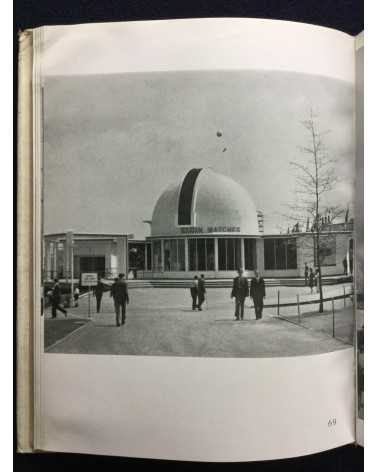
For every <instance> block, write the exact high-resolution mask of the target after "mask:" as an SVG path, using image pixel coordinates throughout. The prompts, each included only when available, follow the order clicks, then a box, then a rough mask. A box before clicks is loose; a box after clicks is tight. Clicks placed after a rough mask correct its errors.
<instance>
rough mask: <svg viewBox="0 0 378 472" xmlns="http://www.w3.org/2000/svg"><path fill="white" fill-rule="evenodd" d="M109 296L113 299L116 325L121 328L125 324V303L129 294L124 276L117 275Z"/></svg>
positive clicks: (127, 301)
mask: <svg viewBox="0 0 378 472" xmlns="http://www.w3.org/2000/svg"><path fill="white" fill-rule="evenodd" d="M111 295H112V296H113V299H114V310H115V314H116V324H117V326H121V323H122V324H125V322H126V303H129V292H128V290H127V283H126V281H125V274H119V276H118V280H117V281H116V282H114V284H113V285H112V290H111ZM121 311H122V319H121V322H120V312H121Z"/></svg>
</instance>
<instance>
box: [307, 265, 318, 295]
mask: <svg viewBox="0 0 378 472" xmlns="http://www.w3.org/2000/svg"><path fill="white" fill-rule="evenodd" d="M304 279H305V287H309V288H310V290H311V293H313V292H314V287H315V290H316V292H318V291H319V269H318V268H316V269H315V270H314V269H313V268H312V267H309V266H308V265H307V262H305V270H304Z"/></svg>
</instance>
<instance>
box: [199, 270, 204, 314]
mask: <svg viewBox="0 0 378 472" xmlns="http://www.w3.org/2000/svg"><path fill="white" fill-rule="evenodd" d="M205 293H206V285H205V276H204V274H201V277H200V278H199V280H198V311H202V303H203V302H204V301H205Z"/></svg>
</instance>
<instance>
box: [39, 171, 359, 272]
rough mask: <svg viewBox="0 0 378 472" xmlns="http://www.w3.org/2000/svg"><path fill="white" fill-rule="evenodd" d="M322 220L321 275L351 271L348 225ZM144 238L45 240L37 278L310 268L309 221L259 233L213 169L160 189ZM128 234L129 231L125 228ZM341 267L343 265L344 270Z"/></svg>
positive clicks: (237, 188) (252, 216)
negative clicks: (281, 231)
mask: <svg viewBox="0 0 378 472" xmlns="http://www.w3.org/2000/svg"><path fill="white" fill-rule="evenodd" d="M348 213H349V212H348V211H347V212H346V214H345V218H344V219H343V220H342V221H339V222H338V223H336V222H335V220H334V219H333V218H332V217H331V216H330V215H325V216H324V217H322V218H321V220H322V233H323V234H321V241H320V246H321V251H320V255H321V265H322V271H323V274H324V275H342V274H346V272H347V273H348V274H350V273H351V272H352V271H353V267H352V266H353V222H352V221H351V220H349V218H348ZM147 222H148V223H149V224H150V225H151V228H150V229H151V235H150V236H149V237H147V238H146V239H145V240H136V239H134V236H133V235H132V233H131V234H126V233H125V234H88V233H73V232H72V231H71V232H66V233H60V234H50V235H45V237H44V240H45V245H44V253H45V257H44V279H46V280H51V279H53V278H55V277H60V278H63V279H66V280H68V278H69V277H71V275H72V274H73V276H74V278H75V279H79V278H80V276H81V274H82V273H84V272H96V273H98V274H101V276H103V277H108V278H114V277H116V276H117V274H118V273H119V272H125V273H128V274H129V276H130V277H134V278H135V277H136V278H144V279H155V278H156V279H189V278H192V277H193V276H194V275H198V274H202V273H203V274H205V276H206V277H207V278H209V279H210V278H231V277H234V276H235V271H236V270H237V269H238V268H239V267H241V268H243V269H244V270H245V272H246V275H247V276H251V275H252V271H253V270H255V269H257V270H258V271H259V272H260V273H261V274H263V275H264V277H268V278H273V279H279V278H286V277H303V275H304V267H305V263H307V265H308V266H312V267H315V265H316V261H315V252H314V234H313V233H312V231H311V224H310V222H309V221H307V225H306V226H305V227H304V226H303V225H302V226H300V225H299V223H297V224H295V225H294V226H293V228H288V230H287V233H286V234H265V233H264V221H263V213H262V212H261V211H259V210H257V209H256V206H255V203H254V202H253V199H252V197H251V195H250V194H249V193H248V192H247V190H246V189H245V188H243V187H242V186H241V185H240V184H239V183H237V182H235V181H234V180H233V179H231V178H230V177H228V176H225V175H222V174H220V173H218V172H215V171H214V170H212V169H209V168H204V169H199V168H196V169H191V170H189V171H188V172H187V173H186V174H185V175H184V176H183V177H182V178H181V179H180V180H178V181H177V182H175V183H173V184H172V185H171V186H169V187H168V188H166V189H165V190H164V191H163V193H162V194H161V195H160V197H159V198H158V200H157V202H156V204H155V207H154V209H153V213H152V219H151V220H148V221H147ZM131 229H132V228H131ZM346 266H347V268H346Z"/></svg>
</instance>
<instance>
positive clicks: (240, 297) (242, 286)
mask: <svg viewBox="0 0 378 472" xmlns="http://www.w3.org/2000/svg"><path fill="white" fill-rule="evenodd" d="M246 297H248V279H247V277H244V275H243V269H238V276H237V277H235V278H234V281H233V284H232V292H231V298H235V320H242V319H243V318H244V302H245V299H246Z"/></svg>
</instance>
